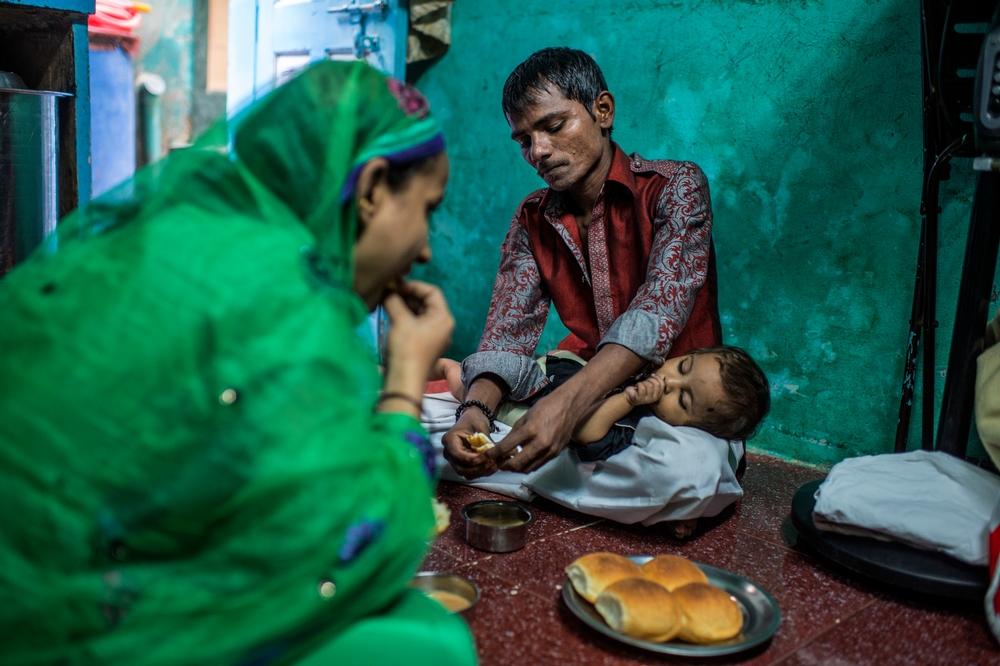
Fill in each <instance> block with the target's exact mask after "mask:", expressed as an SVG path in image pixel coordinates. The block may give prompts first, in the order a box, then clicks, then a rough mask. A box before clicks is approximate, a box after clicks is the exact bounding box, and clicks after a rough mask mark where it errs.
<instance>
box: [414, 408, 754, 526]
mask: <svg viewBox="0 0 1000 666" xmlns="http://www.w3.org/2000/svg"><path fill="white" fill-rule="evenodd" d="M457 406H458V402H457V401H456V400H455V398H454V397H453V396H452V395H451V394H450V393H437V394H430V395H425V396H424V403H423V411H424V413H423V423H424V426H425V427H426V428H427V430H428V432H429V433H430V438H431V442H432V443H433V444H434V446H435V448H436V450H437V453H438V465H439V469H440V470H441V478H443V479H446V480H449V481H458V482H460V483H465V484H468V485H472V486H476V487H479V488H484V489H486V490H490V491H492V492H496V493H500V494H502V495H507V496H509V497H515V498H517V499H521V500H525V501H530V500H532V499H533V498H534V497H535V496H536V495H537V496H540V497H544V498H546V499H549V500H551V501H553V502H556V503H557V504H561V505H563V506H566V507H569V508H571V509H574V510H576V511H579V512H581V513H585V514H589V515H593V516H600V517H602V518H610V519H611V520H615V521H617V522H620V523H626V524H633V523H642V524H643V525H652V524H655V523H659V522H664V521H673V520H685V519H689V518H698V517H701V516H714V515H717V514H719V513H720V512H721V511H722V510H723V509H725V508H726V507H727V506H729V505H730V504H732V503H733V502H735V501H736V500H738V499H739V498H740V497H742V496H743V489H742V488H741V487H740V484H739V482H738V481H737V480H736V474H735V469H736V466H737V465H738V463H739V461H740V459H742V457H743V455H744V448H743V442H742V441H738V440H734V441H727V440H724V439H719V438H718V437H714V436H712V435H709V434H708V433H706V432H704V431H702V430H698V429H697V428H687V427H675V426H670V425H667V424H666V423H663V422H662V421H660V420H659V419H657V418H653V417H649V418H644V419H641V420H640V421H639V426H638V428H637V429H636V432H635V438H634V439H633V442H632V445H631V446H629V447H628V448H626V449H625V450H624V451H621V452H620V453H616V454H615V455H613V456H611V457H610V458H608V459H607V460H602V461H598V462H591V463H587V462H581V461H580V459H579V458H578V457H577V456H576V454H575V453H573V451H572V450H571V447H567V448H566V449H564V450H563V451H562V452H561V453H560V454H559V455H558V456H556V457H555V458H554V459H552V460H550V461H549V462H548V463H547V464H545V465H543V466H542V467H541V468H540V469H538V470H536V471H534V472H531V473H530V474H522V473H518V472H506V471H503V470H501V471H498V472H496V473H495V474H492V475H490V476H487V477H483V478H481V479H475V480H472V481H469V480H467V479H465V478H464V477H462V476H460V475H459V474H457V473H456V472H455V471H454V470H453V469H452V468H451V466H450V465H449V464H448V463H447V462H446V461H445V459H444V456H443V446H442V444H441V437H442V436H443V435H444V433H445V432H447V431H448V430H449V429H450V428H451V427H452V426H453V425H454V424H455V408H456V407H457ZM497 425H498V427H500V428H501V431H500V432H499V433H494V435H493V439H494V440H495V441H500V439H502V438H503V437H504V436H505V435H506V434H507V433H508V432H510V428H509V427H507V426H505V425H503V424H499V423H498V424H497Z"/></svg>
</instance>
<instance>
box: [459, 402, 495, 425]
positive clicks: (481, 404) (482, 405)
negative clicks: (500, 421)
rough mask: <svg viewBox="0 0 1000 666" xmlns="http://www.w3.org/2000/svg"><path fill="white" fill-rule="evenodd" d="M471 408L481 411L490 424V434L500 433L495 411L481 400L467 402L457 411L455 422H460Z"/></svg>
mask: <svg viewBox="0 0 1000 666" xmlns="http://www.w3.org/2000/svg"><path fill="white" fill-rule="evenodd" d="M469 407H475V408H476V409H478V410H479V411H481V412H482V413H483V414H484V415H485V416H486V418H487V419H489V422H490V432H499V431H500V428H498V427H497V421H496V417H495V416H494V415H493V410H492V409H490V408H489V407H487V406H486V403H484V402H482V401H480V400H466V401H465V402H463V403H462V404H461V405H459V406H458V408H457V409H456V410H455V420H456V421H458V420H459V419H460V418H462V414H464V413H465V410H467V409H468V408H469Z"/></svg>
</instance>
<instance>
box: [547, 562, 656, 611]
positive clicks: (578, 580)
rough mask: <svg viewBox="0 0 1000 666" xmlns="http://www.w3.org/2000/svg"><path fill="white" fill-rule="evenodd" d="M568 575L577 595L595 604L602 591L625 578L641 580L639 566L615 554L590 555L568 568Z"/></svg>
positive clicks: (572, 563)
mask: <svg viewBox="0 0 1000 666" xmlns="http://www.w3.org/2000/svg"><path fill="white" fill-rule="evenodd" d="M566 575H567V576H569V581H570V583H572V584H573V589H574V590H576V592H577V594H579V595H580V596H581V597H583V598H584V599H586V600H587V601H589V602H590V603H594V600H595V599H597V595H598V594H600V593H601V590H603V589H604V588H606V587H607V586H608V585H611V584H612V583H614V582H616V581H619V580H622V579H623V578H641V577H642V569H641V568H640V567H639V565H638V564H636V563H635V562H633V561H632V560H630V559H628V558H627V557H623V556H621V555H617V554H615V553H604V552H597V553H588V554H587V555H584V556H583V557H579V558H577V559H575V560H573V561H572V562H571V563H570V565H569V566H568V567H566Z"/></svg>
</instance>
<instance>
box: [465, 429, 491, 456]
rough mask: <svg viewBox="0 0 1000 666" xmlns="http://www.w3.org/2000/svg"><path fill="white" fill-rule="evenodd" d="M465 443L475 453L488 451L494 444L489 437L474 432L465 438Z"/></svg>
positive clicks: (482, 433)
mask: <svg viewBox="0 0 1000 666" xmlns="http://www.w3.org/2000/svg"><path fill="white" fill-rule="evenodd" d="M465 441H466V442H468V443H469V446H471V447H472V450H473V451H475V452H476V453H482V452H483V451H489V450H490V449H492V448H493V447H494V446H496V444H494V443H493V442H492V441H491V440H490V438H489V436H488V435H487V434H486V433H484V432H474V433H472V434H471V435H469V436H468V437H466V438H465Z"/></svg>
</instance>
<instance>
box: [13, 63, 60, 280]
mask: <svg viewBox="0 0 1000 666" xmlns="http://www.w3.org/2000/svg"><path fill="white" fill-rule="evenodd" d="M0 83H3V84H8V85H17V84H19V83H20V79H18V78H17V77H16V75H11V74H10V73H9V72H4V76H3V77H0ZM69 96H70V95H69V94H68V93H59V92H47V91H40V90H27V89H26V88H24V87H23V84H22V87H7V86H0V275H3V274H4V273H6V272H7V271H9V270H10V269H11V268H12V267H13V266H14V264H16V263H18V262H20V261H23V260H24V258H25V257H27V256H28V254H29V253H30V252H31V251H32V250H33V249H35V247H37V246H38V245H39V244H40V243H41V242H42V239H44V238H45V237H46V236H47V235H49V234H50V233H51V232H52V231H54V230H55V228H56V222H57V221H58V218H59V104H58V102H59V99H60V98H62V97H69Z"/></svg>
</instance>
